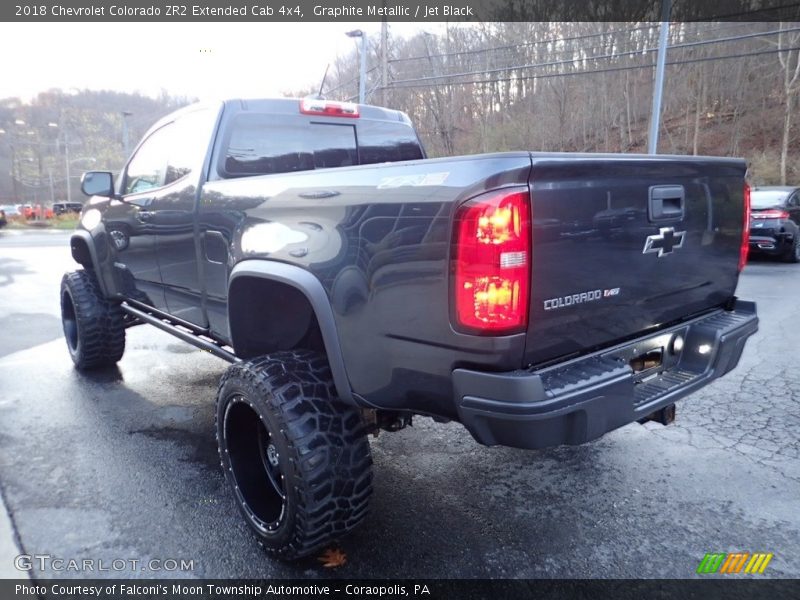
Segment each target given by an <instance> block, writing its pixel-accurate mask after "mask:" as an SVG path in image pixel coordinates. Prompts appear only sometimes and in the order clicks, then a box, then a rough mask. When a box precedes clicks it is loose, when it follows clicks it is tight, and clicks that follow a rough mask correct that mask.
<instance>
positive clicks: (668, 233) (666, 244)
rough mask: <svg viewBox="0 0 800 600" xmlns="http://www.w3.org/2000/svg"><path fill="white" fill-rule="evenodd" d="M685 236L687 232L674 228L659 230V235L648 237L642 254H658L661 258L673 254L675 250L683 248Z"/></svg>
mask: <svg viewBox="0 0 800 600" xmlns="http://www.w3.org/2000/svg"><path fill="white" fill-rule="evenodd" d="M685 236H686V232H685V231H675V229H674V228H672V227H662V228H661V229H659V230H658V235H648V236H647V239H646V240H645V241H644V250H642V254H649V253H651V252H658V257H659V258H661V257H662V256H664V255H665V254H672V251H673V250H674V249H675V248H680V247H681V246H683V238H684V237H685Z"/></svg>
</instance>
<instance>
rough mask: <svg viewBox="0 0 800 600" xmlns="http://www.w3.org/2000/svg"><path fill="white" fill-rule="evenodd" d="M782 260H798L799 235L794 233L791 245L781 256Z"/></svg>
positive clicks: (792, 261)
mask: <svg viewBox="0 0 800 600" xmlns="http://www.w3.org/2000/svg"><path fill="white" fill-rule="evenodd" d="M783 260H785V261H786V262H790V263H796V262H800V235H798V234H795V236H794V239H793V240H792V245H791V247H790V248H789V250H788V251H787V252H786V254H785V255H784V256H783Z"/></svg>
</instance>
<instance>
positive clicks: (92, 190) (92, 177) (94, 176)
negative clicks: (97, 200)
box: [81, 171, 114, 197]
mask: <svg viewBox="0 0 800 600" xmlns="http://www.w3.org/2000/svg"><path fill="white" fill-rule="evenodd" d="M81 191H82V192H83V193H84V194H86V195H87V196H108V197H111V196H113V195H114V176H113V175H112V174H111V173H109V172H108V171H87V172H86V173H84V174H83V177H81Z"/></svg>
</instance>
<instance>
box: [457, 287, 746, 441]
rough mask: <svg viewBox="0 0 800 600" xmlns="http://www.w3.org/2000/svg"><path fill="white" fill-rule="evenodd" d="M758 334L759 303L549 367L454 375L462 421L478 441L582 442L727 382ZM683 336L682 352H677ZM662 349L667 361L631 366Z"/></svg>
mask: <svg viewBox="0 0 800 600" xmlns="http://www.w3.org/2000/svg"><path fill="white" fill-rule="evenodd" d="M756 331H758V316H757V315H756V305H755V303H754V302H745V301H741V300H738V301H737V302H736V305H735V307H734V309H733V310H730V311H727V310H722V309H720V310H717V311H715V312H713V313H711V314H709V315H706V316H703V317H699V318H697V319H693V320H691V321H688V322H686V323H683V324H681V325H676V326H673V327H669V328H667V329H664V330H662V331H659V332H658V333H654V334H651V335H648V336H644V337H641V338H638V339H636V340H633V341H629V342H625V343H624V344H620V345H618V346H615V347H613V348H610V349H606V350H601V351H599V352H595V353H593V354H590V355H588V356H583V357H580V358H576V359H573V360H570V361H568V362H566V363H563V364H559V365H555V366H551V367H547V368H545V369H539V370H537V369H530V370H520V371H512V372H508V373H486V372H480V371H470V370H467V369H456V370H455V371H453V386H454V390H455V401H456V407H457V409H458V414H459V417H460V421H461V422H462V423H463V424H464V426H465V427H466V428H467V429H468V430H469V432H470V433H471V434H472V436H473V437H474V438H475V439H476V440H477V441H478V442H480V443H482V444H486V445H487V446H492V445H496V444H500V445H503V446H512V447H516V448H531V449H532V448H546V447H549V446H558V445H560V444H582V443H584V442H588V441H590V440H593V439H596V438H598V437H600V436H602V435H603V434H605V433H607V432H609V431H612V430H614V429H617V428H618V427H622V426H623V425H626V424H628V423H632V422H633V421H637V420H639V419H641V418H642V417H645V416H647V415H649V414H650V413H652V412H654V411H656V410H659V409H660V408H663V407H664V406H667V405H669V404H672V403H674V402H675V401H676V400H679V399H680V398H683V397H684V396H686V395H688V394H690V393H692V392H694V391H695V390H697V389H699V388H701V387H703V386H704V385H706V384H708V383H710V382H711V381H712V380H713V379H716V378H717V377H721V376H722V375H724V374H725V373H727V372H728V371H730V370H731V369H733V368H734V367H735V366H736V365H737V363H738V362H739V358H740V357H741V355H742V350H743V349H744V344H745V342H746V341H747V338H749V337H750V336H751V335H753V334H754V333H755V332H756ZM676 336H681V337H682V339H683V340H684V345H683V349H682V350H681V351H679V352H673V347H672V344H673V340H675V338H676ZM659 349H660V350H661V356H662V364H661V365H660V366H658V367H652V368H649V369H646V370H641V371H639V372H634V369H633V368H632V367H631V364H630V363H631V361H632V360H633V359H634V358H635V357H638V356H642V355H643V354H646V353H648V352H658V350H659Z"/></svg>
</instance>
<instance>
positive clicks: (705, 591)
mask: <svg viewBox="0 0 800 600" xmlns="http://www.w3.org/2000/svg"><path fill="white" fill-rule="evenodd" d="M37 598H43V599H44V598H46V599H48V600H90V599H102V600H123V599H127V600H130V599H131V598H137V599H140V600H149V599H162V600H205V599H213V600H228V599H230V600H239V599H242V600H255V599H258V598H275V599H283V598H287V599H288V598H292V599H295V598H297V599H304V598H309V599H312V598H317V599H321V598H331V599H335V600H338V599H343V598H350V599H352V598H370V599H371V598H392V599H395V598H420V599H436V600H438V599H450V598H453V599H459V600H462V599H465V600H466V599H472V598H476V599H478V598H480V599H484V598H485V599H489V600H506V599H507V598H543V599H547V600H561V599H564V600H572V599H586V600H598V599H602V598H613V599H614V600H622V599H627V598H631V599H634V598H635V599H639V598H646V599H671V598H676V599H679V600H692V599H697V600H706V599H716V598H720V599H726V600H734V599H738V598H742V599H752V598H768V599H769V600H782V599H783V598H787V599H788V598H792V599H796V598H800V580H796V579H761V580H752V579H747V580H745V579H722V578H720V579H716V578H715V579H693V580H677V579H662V580H658V579H648V580H632V579H610V580H597V579H593V580H563V579H561V580H556V579H545V580H533V579H527V580H526V579H512V580H508V579H432V580H410V579H405V580H403V579H401V580H378V579H376V580H358V581H355V580H352V581H351V580H344V579H322V580H305V579H304V580H267V579H265V580H259V579H248V580H236V579H217V580H203V579H180V580H177V579H176V580H154V579H150V580H114V579H95V580H79V579H60V580H55V579H51V580H46V579H44V580H38V581H31V580H13V579H9V580H0V599H2V600H11V599H14V600H23V599H37Z"/></svg>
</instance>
